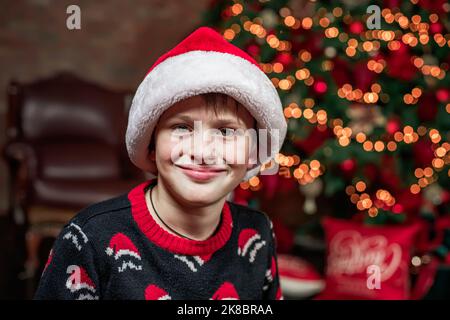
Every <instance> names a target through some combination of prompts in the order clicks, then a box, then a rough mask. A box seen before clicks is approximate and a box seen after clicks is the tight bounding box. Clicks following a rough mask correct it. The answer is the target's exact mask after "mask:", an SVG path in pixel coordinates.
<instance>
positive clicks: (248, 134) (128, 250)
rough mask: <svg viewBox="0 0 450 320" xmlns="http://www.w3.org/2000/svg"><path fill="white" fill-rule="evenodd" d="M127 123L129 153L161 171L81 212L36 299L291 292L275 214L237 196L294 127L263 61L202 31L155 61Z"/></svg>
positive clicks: (142, 165)
mask: <svg viewBox="0 0 450 320" xmlns="http://www.w3.org/2000/svg"><path fill="white" fill-rule="evenodd" d="M128 121H129V122H128V129H127V134H126V142H127V150H128V153H129V156H130V159H131V160H132V162H133V163H134V164H135V165H136V166H138V167H139V168H140V169H142V170H144V171H146V172H150V173H152V174H153V175H154V176H155V178H154V179H150V180H148V181H146V182H144V183H142V184H140V185H138V186H136V187H135V188H134V189H132V190H131V191H130V192H129V193H128V194H124V195H121V196H119V197H117V198H114V199H110V200H107V201H104V202H101V203H97V204H94V205H92V206H89V207H87V208H85V209H83V210H82V211H81V212H80V213H79V214H77V216H76V217H74V218H73V219H72V220H71V221H70V222H69V223H68V224H67V225H66V226H65V227H64V229H63V230H62V232H61V234H60V236H59V237H58V239H57V240H56V242H55V244H54V247H53V249H52V251H51V253H50V255H49V259H48V262H47V264H46V267H45V269H44V272H43V275H42V278H41V281H40V284H39V288H38V290H37V292H36V295H35V298H36V299H148V300H155V299H217V300H220V299H282V293H281V290H280V287H279V278H278V268H277V260H276V243H275V239H274V234H273V230H272V224H271V222H270V220H269V219H268V217H267V215H266V214H264V213H262V212H259V211H256V210H252V209H250V208H247V207H244V206H240V205H237V204H235V203H233V202H231V201H227V197H228V195H229V194H230V192H232V191H233V189H234V188H236V187H237V186H238V185H239V183H240V182H241V181H243V180H246V179H248V178H250V177H251V176H254V175H255V174H257V173H258V172H259V170H260V167H261V165H262V164H263V163H265V162H267V161H268V160H270V159H272V158H273V157H274V156H275V154H276V153H278V152H279V148H280V147H281V144H282V142H283V140H284V137H285V134H286V122H285V119H284V116H283V113H282V108H281V103H280V100H279V97H278V94H277V92H276V89H275V88H274V86H273V84H272V83H271V81H270V80H269V79H268V78H267V76H266V75H265V74H264V73H263V72H262V71H261V69H260V68H259V66H258V64H257V62H256V61H255V60H253V58H251V57H250V56H248V55H247V54H246V53H245V52H243V51H241V50H240V49H238V48H237V47H235V46H233V45H232V44H230V43H228V42H227V41H225V40H224V39H223V38H222V37H221V36H220V34H218V33H216V32H215V31H213V30H212V29H209V28H205V27H202V28H199V29H197V30H196V31H195V32H194V33H192V34H191V35H190V36H189V37H187V38H186V39H185V40H183V41H182V42H181V43H180V44H178V45H177V46H176V47H175V48H174V49H172V50H171V51H169V52H168V53H166V54H165V55H163V56H162V57H160V58H159V59H158V60H157V61H156V63H155V64H154V65H153V66H152V67H151V68H150V71H149V72H148V74H147V75H146V77H145V79H144V81H143V82H142V83H141V85H140V86H139V88H138V90H137V92H136V95H135V97H134V99H133V104H132V107H131V109H130V115H129V120H128ZM255 130H258V131H261V130H266V132H267V135H268V140H269V142H270V144H264V143H263V144H261V143H260V142H261V139H258V138H260V137H261V136H260V135H259V134H258V135H255V134H253V133H254V132H255ZM262 140H263V141H265V139H262ZM267 149H268V151H269V152H268V154H267V152H266V151H267ZM256 151H259V152H256ZM261 151H262V152H261Z"/></svg>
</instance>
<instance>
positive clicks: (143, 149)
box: [126, 50, 287, 180]
mask: <svg viewBox="0 0 450 320" xmlns="http://www.w3.org/2000/svg"><path fill="white" fill-rule="evenodd" d="M212 92H216V93H224V94H227V95H229V96H231V97H232V98H234V99H235V100H237V101H238V102H240V103H241V104H242V105H243V106H245V107H246V108H247V110H248V111H249V112H250V114H251V115H252V116H253V117H254V118H255V119H256V121H257V123H258V126H257V127H258V128H264V129H267V131H268V136H269V137H268V139H267V140H268V141H270V139H271V137H272V135H274V133H275V131H276V130H278V146H276V147H275V148H272V150H270V156H269V157H267V158H265V159H262V160H264V161H261V162H260V159H258V166H256V167H254V168H252V169H250V170H248V171H247V174H246V176H245V180H247V179H249V178H250V177H252V176H254V175H256V174H258V172H259V170H260V166H261V164H262V163H265V162H267V161H268V160H270V159H271V158H273V157H274V156H275V155H276V154H277V153H278V152H279V149H280V148H281V145H282V144H283V141H284V138H285V136H286V127H287V126H286V120H285V118H284V114H283V110H282V106H281V101H280V98H279V96H278V93H277V91H276V89H275V87H274V86H273V84H272V82H271V81H270V80H269V78H268V77H267V76H266V75H265V74H264V72H262V71H261V70H260V69H259V68H258V67H257V66H255V65H254V64H252V63H250V62H249V61H247V60H245V59H242V58H240V57H238V56H235V55H232V54H229V53H222V52H217V51H200V50H197V51H190V52H187V53H183V54H180V55H176V56H173V57H170V58H168V59H166V60H165V61H163V62H161V63H160V64H158V65H157V66H156V67H155V68H154V69H153V70H151V71H150V72H149V73H148V74H147V76H146V77H145V79H144V80H143V81H142V83H141V84H140V86H139V88H138V90H137V92H136V95H135V96H134V99H133V103H132V105H131V109H130V114H129V119H128V128H127V132H126V146H127V150H128V154H129V156H130V159H131V161H132V162H133V163H134V164H135V165H136V166H137V167H139V168H140V169H142V170H144V171H148V172H151V173H155V172H156V168H155V164H154V162H152V161H151V160H150V158H149V154H148V152H149V150H148V145H149V143H150V139H151V136H152V133H153V130H154V128H155V126H156V123H157V121H158V119H159V117H160V116H161V115H162V113H163V112H164V111H165V110H167V109H168V108H169V107H171V106H172V105H173V104H175V103H176V102H178V101H181V100H183V99H186V98H189V97H192V96H195V95H199V94H204V93H212ZM274 137H275V135H274Z"/></svg>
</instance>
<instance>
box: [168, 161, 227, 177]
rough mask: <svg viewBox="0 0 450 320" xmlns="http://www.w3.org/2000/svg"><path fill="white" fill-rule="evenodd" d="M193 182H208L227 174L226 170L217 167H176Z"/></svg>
mask: <svg viewBox="0 0 450 320" xmlns="http://www.w3.org/2000/svg"><path fill="white" fill-rule="evenodd" d="M175 166H177V167H178V168H180V169H181V170H182V171H183V173H184V174H185V175H187V176H188V177H190V178H191V179H193V180H198V181H207V180H210V179H212V178H214V177H217V176H218V175H220V174H222V173H223V172H226V168H223V167H217V166H205V165H203V166H199V165H175Z"/></svg>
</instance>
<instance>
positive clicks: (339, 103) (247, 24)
mask: <svg viewBox="0 0 450 320" xmlns="http://www.w3.org/2000/svg"><path fill="white" fill-rule="evenodd" d="M449 12H450V4H449V3H447V1H443V0H435V1H429V0H427V1H419V0H410V1H399V0H386V1H371V2H369V1H367V0H362V1H350V0H343V1H305V0H300V1H286V0H272V1H269V0H259V1H256V0H254V1H237V0H236V1H231V0H225V1H220V0H216V1H212V2H211V4H210V8H209V10H208V12H207V13H206V15H205V17H204V22H205V23H204V24H206V25H209V26H211V27H213V28H215V29H216V30H218V31H219V32H221V33H222V34H223V36H224V38H225V39H227V40H228V41H230V42H231V43H233V44H235V45H237V46H238V47H240V48H242V49H243V50H245V51H246V52H247V53H249V54H250V55H251V56H252V57H254V58H255V59H256V60H257V61H258V62H259V63H260V67H261V69H262V70H263V71H264V72H265V73H266V74H267V76H268V77H269V78H270V79H271V81H272V82H273V84H274V85H275V87H276V88H277V89H278V92H279V95H280V97H281V100H282V103H283V108H284V115H285V117H286V119H287V122H288V136H287V139H286V142H285V144H284V145H283V149H282V152H281V153H280V154H279V155H278V156H277V158H276V159H275V161H276V162H277V163H278V164H279V174H278V178H282V179H289V180H290V181H295V183H296V184H297V185H298V186H299V188H300V189H301V190H302V191H303V192H304V193H305V194H306V195H307V196H310V197H316V196H317V195H319V194H321V195H322V196H323V197H324V198H326V199H328V201H330V203H331V204H332V207H334V208H338V209H336V210H335V211H334V212H333V213H332V214H333V215H335V216H337V217H339V216H341V217H346V218H352V219H357V220H358V219H360V220H363V221H364V222H365V223H367V224H381V225H386V224H403V223H406V222H407V221H409V220H411V219H417V218H420V219H425V220H427V221H428V222H429V225H430V226H431V229H430V230H431V231H434V232H435V233H436V232H438V231H437V229H436V228H438V226H440V227H439V228H441V229H442V228H443V227H442V226H447V227H446V228H449V230H450V223H449V216H448V213H449V211H450V210H449V207H450V201H449V200H450V194H449V186H450V179H449V176H450V169H449V164H450V154H449V150H450V144H449V142H448V140H449V137H450V136H449V128H450V118H449V113H450V76H449V66H450V51H449V47H450V33H449V30H450V23H449V20H448V15H449ZM270 165H271V164H270V163H269V164H266V167H269V166H270ZM262 170H264V168H263V169H262ZM240 188H241V189H242V190H247V191H248V190H250V191H257V190H259V189H261V188H264V180H263V179H262V177H260V178H258V177H254V178H252V179H250V180H249V181H247V182H243V183H241V185H240ZM305 210H306V211H308V210H311V211H314V205H312V207H311V206H309V207H308V206H305ZM441 231H442V230H439V232H441ZM446 235H447V236H443V237H438V238H436V237H435V238H432V237H431V238H430V239H431V240H430V241H432V240H433V241H434V242H433V241H432V242H433V248H432V249H433V250H434V252H435V253H438V255H439V256H441V257H444V258H445V257H448V250H449V248H450V238H449V236H448V235H449V232H447V233H446ZM436 239H437V240H436ZM447 259H448V258H447ZM449 261H450V259H449Z"/></svg>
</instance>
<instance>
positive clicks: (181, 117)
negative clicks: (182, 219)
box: [172, 114, 239, 125]
mask: <svg viewBox="0 0 450 320" xmlns="http://www.w3.org/2000/svg"><path fill="white" fill-rule="evenodd" d="M172 120H182V121H186V122H194V121H196V119H193V118H192V117H190V116H187V115H183V114H177V115H175V116H173V117H172ZM213 122H214V124H215V125H224V124H239V121H237V120H236V118H232V117H223V118H217V119H215V120H213Z"/></svg>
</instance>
